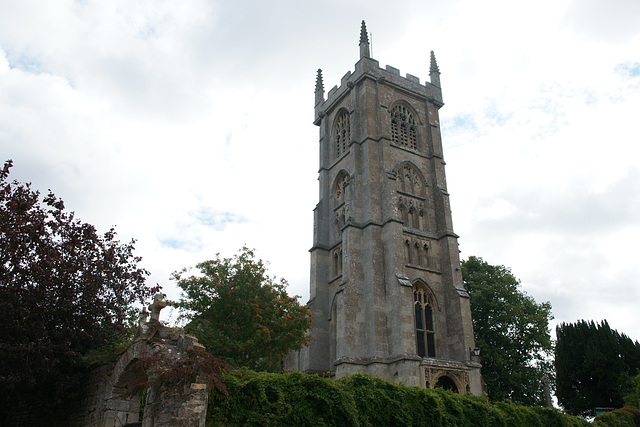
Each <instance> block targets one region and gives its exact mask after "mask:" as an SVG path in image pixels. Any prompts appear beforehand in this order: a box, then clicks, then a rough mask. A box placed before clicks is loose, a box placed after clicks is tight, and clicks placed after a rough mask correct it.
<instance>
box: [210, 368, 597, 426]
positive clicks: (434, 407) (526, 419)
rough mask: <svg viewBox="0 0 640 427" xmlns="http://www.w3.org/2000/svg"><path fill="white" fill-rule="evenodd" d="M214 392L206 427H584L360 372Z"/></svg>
mask: <svg viewBox="0 0 640 427" xmlns="http://www.w3.org/2000/svg"><path fill="white" fill-rule="evenodd" d="M224 383H225V385H226V387H227V394H224V393H221V392H212V395H211V396H210V399H209V408H208V412H207V426H243V425H246V426H260V425H279V426H296V427H302V426H310V425H313V426H483V427H484V426H541V427H542V426H544V427H552V426H586V425H588V423H587V422H586V421H584V420H582V419H580V418H577V417H571V416H568V415H565V414H563V413H561V412H560V411H558V410H556V409H552V408H542V407H525V406H520V405H515V404H511V403H498V404H491V403H489V402H488V401H487V400H486V399H485V398H482V397H477V396H471V395H466V396H462V395H459V394H454V393H451V392H447V391H444V390H441V389H437V390H428V389H422V388H418V387H406V386H404V385H402V384H396V383H391V382H387V381H383V380H381V379H379V378H376V377H372V376H370V375H365V374H355V375H352V376H349V377H346V378H342V379H340V380H338V381H332V380H329V379H326V378H321V377H319V376H317V375H306V374H301V373H290V374H269V373H258V372H252V371H246V370H242V371H235V372H231V373H228V374H226V375H225V378H224Z"/></svg>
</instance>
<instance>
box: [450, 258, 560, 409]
mask: <svg viewBox="0 0 640 427" xmlns="http://www.w3.org/2000/svg"><path fill="white" fill-rule="evenodd" d="M462 278H463V281H464V287H465V289H466V290H467V292H469V296H470V297H471V301H470V303H471V315H472V318H473V328H474V334H475V341H476V346H477V347H478V348H480V349H481V351H482V353H481V357H482V378H483V379H484V381H485V383H486V384H487V392H488V395H489V398H490V399H491V400H493V401H498V400H508V399H511V400H513V401H517V402H521V403H523V404H526V405H534V404H542V403H544V393H543V388H542V378H543V376H544V375H545V374H546V375H547V376H549V377H550V378H553V375H552V374H553V372H552V364H551V356H552V341H551V335H550V331H549V321H550V320H552V319H553V316H552V314H551V305H550V304H549V303H548V302H544V303H540V304H538V303H537V302H536V301H535V300H534V299H533V298H532V297H531V296H529V295H527V294H526V293H525V292H524V291H522V290H521V289H520V281H519V280H518V279H517V278H516V277H515V276H514V275H513V274H512V273H511V270H510V269H508V268H507V267H505V266H502V265H497V266H496V265H490V264H488V263H487V262H485V261H484V260H483V259H482V258H479V257H475V256H471V257H469V259H468V260H466V261H462Z"/></svg>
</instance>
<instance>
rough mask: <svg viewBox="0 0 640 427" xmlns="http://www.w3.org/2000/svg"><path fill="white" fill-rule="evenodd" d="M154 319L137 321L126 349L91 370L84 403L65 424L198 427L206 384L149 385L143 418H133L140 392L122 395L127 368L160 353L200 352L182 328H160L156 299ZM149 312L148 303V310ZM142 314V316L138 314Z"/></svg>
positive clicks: (203, 415)
mask: <svg viewBox="0 0 640 427" xmlns="http://www.w3.org/2000/svg"><path fill="white" fill-rule="evenodd" d="M154 304H155V309H156V314H157V316H154V315H152V319H151V320H150V321H149V322H146V321H145V320H146V319H145V318H144V317H143V318H142V319H141V321H140V326H139V328H138V331H137V332H136V335H135V337H134V340H133V342H132V343H131V345H130V346H129V347H128V348H127V349H126V351H124V352H123V353H122V354H121V355H120V356H119V357H118V358H117V359H116V360H114V361H113V362H112V363H108V364H105V365H102V366H99V367H97V368H95V369H94V370H93V371H92V372H91V374H90V375H89V377H88V378H87V382H86V383H85V387H84V390H83V393H84V399H83V400H82V402H80V404H79V405H78V410H77V413H76V414H74V416H73V417H72V420H71V421H70V423H69V425H71V426H98V427H107V426H109V427H111V426H114V425H125V424H128V423H137V422H140V421H141V425H142V426H146V427H151V426H204V425H205V418H206V411H207V404H208V386H207V384H205V383H204V382H196V383H193V384H190V385H189V386H187V387H185V388H184V389H182V390H181V389H177V388H176V387H162V386H159V387H151V388H149V389H148V390H147V400H146V405H145V408H144V417H143V420H139V412H140V397H141V396H140V394H139V393H138V394H135V395H130V394H128V393H127V389H126V385H127V382H126V381H125V379H126V376H127V373H128V371H129V369H130V368H131V366H132V364H133V363H134V362H135V361H136V360H138V359H140V358H141V357H145V356H148V355H152V354H154V353H158V352H162V353H164V355H165V356H168V358H169V359H171V358H175V359H178V358H181V357H184V356H185V355H186V352H187V350H190V349H193V348H200V349H204V346H203V345H202V344H199V343H198V342H197V339H196V338H195V337H193V336H192V335H188V334H185V333H184V330H183V329H182V328H168V327H165V326H164V325H163V324H162V323H161V322H160V320H159V310H160V309H161V308H162V306H163V302H162V299H160V298H156V299H155V302H154ZM150 308H151V309H152V314H153V310H154V305H153V304H152V306H151V307H150ZM143 316H144V315H143Z"/></svg>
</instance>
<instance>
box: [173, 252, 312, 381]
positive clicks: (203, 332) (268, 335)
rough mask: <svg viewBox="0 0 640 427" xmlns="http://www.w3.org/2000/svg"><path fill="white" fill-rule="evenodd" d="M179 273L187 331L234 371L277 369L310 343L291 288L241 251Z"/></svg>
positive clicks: (305, 317) (307, 319) (303, 311)
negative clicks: (291, 353)
mask: <svg viewBox="0 0 640 427" xmlns="http://www.w3.org/2000/svg"><path fill="white" fill-rule="evenodd" d="M196 267H197V268H198V269H199V274H196V275H189V274H188V273H189V270H186V269H183V270H182V271H179V272H175V273H174V274H173V279H174V280H175V281H176V282H177V283H178V286H179V287H180V288H181V290H182V295H181V299H180V301H179V302H177V303H175V305H176V306H177V307H179V308H180V309H181V310H182V311H183V316H184V317H186V318H187V319H189V320H190V323H189V324H188V325H187V327H186V330H187V332H189V333H191V334H193V335H195V336H196V337H197V338H198V341H199V342H201V343H202V344H204V346H205V347H206V348H207V351H209V352H210V353H211V354H213V355H215V356H219V357H222V358H224V359H225V360H227V361H228V362H229V364H231V365H232V366H244V367H248V368H250V369H256V370H278V369H279V368H280V361H281V360H282V359H283V358H284V357H285V356H286V355H287V353H288V352H289V350H292V349H293V350H297V349H300V348H301V347H302V346H303V345H305V344H307V342H308V340H309V336H308V335H307V331H308V329H309V327H310V326H311V319H312V318H311V313H310V312H309V310H308V309H307V308H306V307H304V306H301V305H300V304H299V303H298V300H297V299H296V298H294V297H290V296H289V295H287V292H286V286H287V283H286V281H285V280H284V279H282V280H280V281H277V280H276V279H275V278H273V277H270V276H268V275H267V269H266V267H265V265H264V263H263V262H262V260H256V259H255V256H254V253H253V251H252V250H250V249H248V248H246V247H243V248H242V249H241V250H240V251H239V252H238V254H237V255H235V256H234V257H233V258H220V255H219V254H218V255H216V258H215V259H213V260H210V261H205V262H202V263H200V264H198V265H197V266H196Z"/></svg>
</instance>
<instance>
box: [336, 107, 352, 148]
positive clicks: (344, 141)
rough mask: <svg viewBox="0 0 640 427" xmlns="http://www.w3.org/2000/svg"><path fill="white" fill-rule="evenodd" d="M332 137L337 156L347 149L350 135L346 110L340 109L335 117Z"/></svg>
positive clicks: (349, 120) (349, 123) (349, 122)
mask: <svg viewBox="0 0 640 427" xmlns="http://www.w3.org/2000/svg"><path fill="white" fill-rule="evenodd" d="M333 132H334V133H333V138H334V144H335V153H336V155H335V157H336V158H338V157H340V156H341V155H343V154H344V153H345V152H346V151H347V146H348V145H349V138H350V137H351V119H350V118H349V113H348V112H347V111H344V110H343V111H342V112H341V113H340V114H339V115H338V118H337V119H336V124H335V126H334V131H333Z"/></svg>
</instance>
